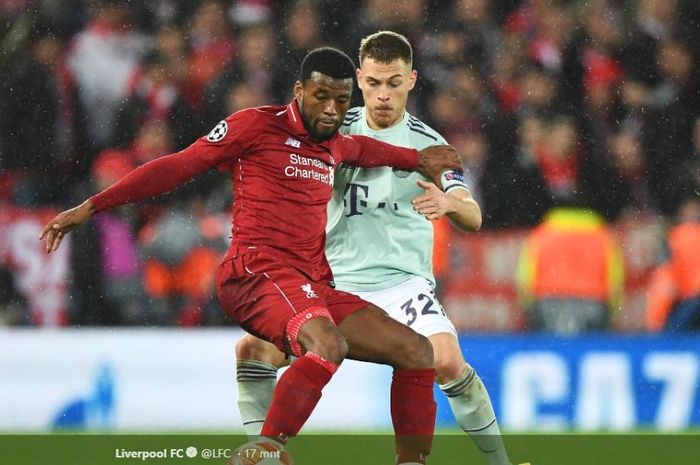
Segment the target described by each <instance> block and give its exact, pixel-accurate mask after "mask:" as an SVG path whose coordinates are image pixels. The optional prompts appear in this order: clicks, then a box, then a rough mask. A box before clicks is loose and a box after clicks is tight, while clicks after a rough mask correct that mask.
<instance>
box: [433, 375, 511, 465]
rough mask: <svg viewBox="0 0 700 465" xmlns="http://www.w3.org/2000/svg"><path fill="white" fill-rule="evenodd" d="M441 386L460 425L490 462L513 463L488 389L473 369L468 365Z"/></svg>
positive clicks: (508, 464)
mask: <svg viewBox="0 0 700 465" xmlns="http://www.w3.org/2000/svg"><path fill="white" fill-rule="evenodd" d="M440 389H441V390H442V392H444V393H445V395H446V396H447V400H448V401H449V402H450V406H451V407H452V412H453V413H454V416H455V418H456V419H457V423H459V426H460V427H461V428H462V429H463V430H464V431H465V432H466V433H467V434H469V436H470V437H471V438H472V440H473V441H474V444H476V446H477V447H478V448H479V450H480V451H481V453H482V454H483V455H484V458H485V459H486V463H488V465H511V463H510V459H509V458H508V454H507V453H506V448H505V446H504V445H503V438H502V437H501V431H500V430H499V428H498V422H497V421H496V414H495V413H494V412H493V406H492V405H491V399H490V398H489V393H488V392H487V391H486V387H485V386H484V383H482V382H481V378H479V376H478V375H477V374H476V372H475V371H474V369H473V368H472V367H471V366H469V365H467V367H466V368H465V369H464V371H463V372H462V374H461V375H459V376H458V377H457V379H454V380H452V381H450V382H449V383H447V384H441V385H440Z"/></svg>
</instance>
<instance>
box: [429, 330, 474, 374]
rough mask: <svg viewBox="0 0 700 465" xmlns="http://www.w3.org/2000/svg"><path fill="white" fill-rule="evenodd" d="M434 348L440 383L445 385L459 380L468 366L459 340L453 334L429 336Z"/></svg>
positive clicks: (436, 371)
mask: <svg viewBox="0 0 700 465" xmlns="http://www.w3.org/2000/svg"><path fill="white" fill-rule="evenodd" d="M428 339H430V344H431V345H432V346H433V358H434V359H435V362H434V363H435V375H436V378H437V381H438V383H440V384H445V383H449V382H450V381H452V380H454V379H457V378H458V377H459V375H461V374H462V372H463V371H464V369H465V368H466V366H467V362H466V361H465V360H464V355H462V350H461V348H460V347H459V340H458V339H457V337H456V336H455V335H454V334H452V333H449V332H447V333H435V334H432V335H430V336H428Z"/></svg>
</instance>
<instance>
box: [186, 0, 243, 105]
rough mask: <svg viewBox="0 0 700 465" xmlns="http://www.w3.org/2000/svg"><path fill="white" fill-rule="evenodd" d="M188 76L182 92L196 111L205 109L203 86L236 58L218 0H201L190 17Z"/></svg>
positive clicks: (236, 47) (229, 26) (229, 27)
mask: <svg viewBox="0 0 700 465" xmlns="http://www.w3.org/2000/svg"><path fill="white" fill-rule="evenodd" d="M188 39H189V43H188V45H189V54H188V57H187V58H188V62H187V77H186V79H185V82H184V84H183V88H182V93H183V96H184V98H185V100H186V101H187V103H188V104H189V105H190V108H191V109H192V111H194V112H195V113H198V112H202V111H204V90H205V88H206V87H207V85H209V84H210V83H211V81H212V79H214V78H215V77H216V75H217V74H218V73H219V72H220V71H221V70H222V69H224V68H225V67H226V65H227V64H229V62H231V61H232V60H233V59H235V58H236V55H237V53H238V42H237V40H236V37H235V36H234V34H233V31H232V29H231V25H230V24H229V22H228V19H227V15H226V11H225V8H224V6H223V3H222V2H221V1H219V0H204V1H202V2H200V3H199V4H198V5H197V7H196V9H195V11H194V14H193V16H192V18H191V20H190V29H189V30H188Z"/></svg>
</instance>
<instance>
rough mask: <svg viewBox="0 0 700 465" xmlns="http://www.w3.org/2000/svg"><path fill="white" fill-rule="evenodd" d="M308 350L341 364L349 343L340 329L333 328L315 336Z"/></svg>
mask: <svg viewBox="0 0 700 465" xmlns="http://www.w3.org/2000/svg"><path fill="white" fill-rule="evenodd" d="M306 350H308V351H310V352H314V353H315V354H317V355H320V356H321V357H323V358H325V359H326V360H328V361H330V362H333V363H335V364H337V365H340V363H342V361H343V360H344V359H345V356H346V355H347V353H348V343H347V341H346V340H345V338H344V337H343V335H342V334H340V331H338V330H337V329H336V328H332V329H328V330H327V331H324V332H323V333H322V334H320V335H318V336H317V337H315V338H314V339H313V341H311V343H310V344H308V345H307V347H306Z"/></svg>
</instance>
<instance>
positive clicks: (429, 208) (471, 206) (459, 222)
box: [412, 180, 481, 231]
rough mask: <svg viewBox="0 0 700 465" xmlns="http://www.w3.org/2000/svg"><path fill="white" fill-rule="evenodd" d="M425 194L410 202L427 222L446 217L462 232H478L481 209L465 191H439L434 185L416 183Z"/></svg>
mask: <svg viewBox="0 0 700 465" xmlns="http://www.w3.org/2000/svg"><path fill="white" fill-rule="evenodd" d="M417 184H418V186H420V187H422V188H423V189H425V193H424V194H422V195H419V196H418V197H416V198H414V199H413V200H412V204H413V208H414V210H416V211H417V212H418V213H420V214H421V215H423V216H425V218H426V219H428V220H431V221H433V220H437V219H439V218H441V217H443V216H447V217H448V218H449V219H450V221H451V222H452V224H454V225H455V226H457V227H458V228H459V229H461V230H463V231H478V230H479V229H480V228H481V209H480V208H479V204H477V203H476V201H475V200H474V198H473V197H472V194H471V192H469V191H468V190H465V189H452V190H450V191H449V192H443V191H441V190H440V189H439V188H438V187H437V186H436V185H435V184H433V183H429V182H425V181H422V180H418V181H417Z"/></svg>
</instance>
